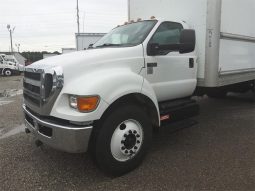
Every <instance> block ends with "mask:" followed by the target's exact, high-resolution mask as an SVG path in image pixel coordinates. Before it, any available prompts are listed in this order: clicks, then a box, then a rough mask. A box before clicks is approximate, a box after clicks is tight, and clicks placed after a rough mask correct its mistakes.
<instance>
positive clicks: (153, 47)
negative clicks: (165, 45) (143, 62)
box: [147, 43, 160, 56]
mask: <svg viewBox="0 0 255 191" xmlns="http://www.w3.org/2000/svg"><path fill="white" fill-rule="evenodd" d="M159 50H160V48H159V44H157V43H151V44H148V46H147V54H148V55H149V56H155V55H157V54H158V52H159Z"/></svg>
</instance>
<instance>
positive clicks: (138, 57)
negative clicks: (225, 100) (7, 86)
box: [23, 0, 255, 175]
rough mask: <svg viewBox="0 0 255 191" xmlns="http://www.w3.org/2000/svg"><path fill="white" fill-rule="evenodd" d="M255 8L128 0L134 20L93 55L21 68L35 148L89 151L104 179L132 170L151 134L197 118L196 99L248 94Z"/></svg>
mask: <svg viewBox="0 0 255 191" xmlns="http://www.w3.org/2000/svg"><path fill="white" fill-rule="evenodd" d="M254 6H255V1H253V0H247V1H245V2H244V1H241V0H236V1H235V3H233V1H232V0H192V1H190V0H161V1H155V0H130V1H129V17H130V22H129V23H125V24H124V25H122V26H118V27H116V28H114V29H113V30H112V31H110V32H109V33H108V34H106V35H105V36H104V37H102V38H101V39H100V40H98V41H97V42H96V43H95V44H94V45H93V46H92V47H91V48H90V49H88V50H86V51H79V52H75V53H70V54H66V55H61V56H55V57H52V58H48V59H45V60H41V61H39V62H36V63H33V64H32V65H30V66H28V67H26V71H25V73H24V76H25V77H24V105H23V110H24V113H25V124H26V126H27V129H26V132H27V133H29V132H33V133H34V135H35V137H36V139H37V141H36V143H37V144H38V145H40V144H42V143H45V144H47V145H50V146H51V147H54V148H56V149H60V150H63V151H66V152H72V153H77V152H85V151H87V150H88V149H90V151H91V152H92V154H93V155H94V158H95V160H96V162H97V164H98V166H99V167H100V168H101V169H103V170H104V171H105V172H107V173H109V174H112V175H121V174H123V173H126V172H128V171H130V170H132V169H134V168H135V167H137V166H138V165H139V164H140V163H141V162H142V160H143V158H144V156H145V154H146V152H147V151H148V149H149V148H150V147H149V145H150V143H151V137H152V129H153V128H159V127H160V126H161V125H162V124H163V122H173V121H177V120H182V119H186V118H189V117H193V116H195V115H197V114H198V111H199V107H198V104H197V103H196V102H195V101H193V100H192V99H191V97H192V96H193V95H204V94H208V95H209V96H212V97H223V96H225V95H226V93H227V92H229V91H235V92H245V91H249V90H251V89H254V82H255V62H254V60H255V54H254V52H255V25H254V24H252V23H254V22H253V18H255V15H254V14H255V12H254V10H253V7H254ZM151 15H154V16H155V17H150V16H151ZM137 18H144V19H145V20H142V19H137ZM148 18H150V19H148ZM195 48H196V49H195Z"/></svg>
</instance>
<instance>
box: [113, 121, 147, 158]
mask: <svg viewBox="0 0 255 191" xmlns="http://www.w3.org/2000/svg"><path fill="white" fill-rule="evenodd" d="M143 136H144V135H143V129H142V126H141V124H140V123H139V122H138V121H136V120H134V119H129V120H126V121H124V122H122V123H121V124H119V125H118V127H117V128H116V129H115V131H114V133H113V135H112V138H111V153H112V156H113V157H114V158H115V159H116V160H118V161H120V162H125V161H128V160H130V159H132V158H134V157H135V156H136V155H137V153H138V152H139V150H140V149H141V146H142V143H143Z"/></svg>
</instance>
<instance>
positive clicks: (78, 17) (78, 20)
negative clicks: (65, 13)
mask: <svg viewBox="0 0 255 191" xmlns="http://www.w3.org/2000/svg"><path fill="white" fill-rule="evenodd" d="M77 26H78V34H79V33H80V16H79V0H77Z"/></svg>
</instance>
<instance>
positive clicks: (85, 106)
mask: <svg viewBox="0 0 255 191" xmlns="http://www.w3.org/2000/svg"><path fill="white" fill-rule="evenodd" d="M99 100H100V98H99V96H91V97H77V109H78V110H79V111H80V112H91V111H94V110H95V109H96V108H97V106H98V103H99Z"/></svg>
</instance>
